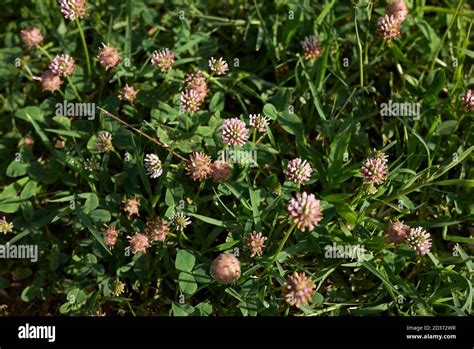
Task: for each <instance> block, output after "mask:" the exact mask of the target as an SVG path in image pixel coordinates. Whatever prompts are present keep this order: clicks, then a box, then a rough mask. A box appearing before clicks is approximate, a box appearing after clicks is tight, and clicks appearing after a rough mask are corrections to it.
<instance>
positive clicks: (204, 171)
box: [187, 152, 212, 181]
mask: <svg viewBox="0 0 474 349" xmlns="http://www.w3.org/2000/svg"><path fill="white" fill-rule="evenodd" d="M211 163H212V159H211V157H210V156H209V155H207V154H205V153H203V152H194V153H193V154H192V155H191V156H190V157H189V160H188V162H187V170H188V172H189V174H190V175H191V177H193V179H194V180H195V181H203V180H205V179H207V178H209V177H210V176H211V173H212V166H211Z"/></svg>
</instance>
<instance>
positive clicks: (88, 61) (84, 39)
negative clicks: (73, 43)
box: [76, 18, 92, 79]
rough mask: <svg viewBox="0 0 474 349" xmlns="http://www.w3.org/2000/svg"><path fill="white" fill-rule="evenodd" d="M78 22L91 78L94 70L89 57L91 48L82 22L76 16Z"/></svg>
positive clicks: (88, 73)
mask: <svg viewBox="0 0 474 349" xmlns="http://www.w3.org/2000/svg"><path fill="white" fill-rule="evenodd" d="M76 24H77V29H79V34H80V35H81V40H82V46H83V47H84V54H85V56H86V62H87V75H88V76H89V79H90V78H91V75H92V70H91V62H90V59H89V50H88V48H87V43H86V37H85V36H84V31H83V30H82V25H81V22H80V21H79V19H77V18H76Z"/></svg>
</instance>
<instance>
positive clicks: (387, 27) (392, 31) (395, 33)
mask: <svg viewBox="0 0 474 349" xmlns="http://www.w3.org/2000/svg"><path fill="white" fill-rule="evenodd" d="M377 31H378V33H379V35H380V36H381V37H382V38H383V39H384V40H386V41H391V40H393V39H396V38H397V37H399V36H400V20H399V19H398V17H397V16H396V15H395V16H394V15H385V16H383V17H380V18H379V19H378V20H377Z"/></svg>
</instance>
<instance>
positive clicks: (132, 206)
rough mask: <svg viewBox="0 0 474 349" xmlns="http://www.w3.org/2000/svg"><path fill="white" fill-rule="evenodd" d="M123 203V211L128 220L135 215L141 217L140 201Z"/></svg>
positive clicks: (137, 199) (132, 200) (130, 200)
mask: <svg viewBox="0 0 474 349" xmlns="http://www.w3.org/2000/svg"><path fill="white" fill-rule="evenodd" d="M122 203H123V210H124V211H125V213H126V214H127V217H128V219H130V218H131V217H132V216H133V215H136V216H138V217H139V216H140V199H139V198H136V197H135V198H133V199H128V200H124V201H122Z"/></svg>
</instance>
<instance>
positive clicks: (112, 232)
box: [104, 227, 119, 248]
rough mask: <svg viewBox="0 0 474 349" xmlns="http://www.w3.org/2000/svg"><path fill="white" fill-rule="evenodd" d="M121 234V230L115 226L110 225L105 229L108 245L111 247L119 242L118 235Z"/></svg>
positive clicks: (105, 239) (105, 240)
mask: <svg viewBox="0 0 474 349" xmlns="http://www.w3.org/2000/svg"><path fill="white" fill-rule="evenodd" d="M118 234H119V230H117V228H115V227H108V228H107V229H106V230H105V231H104V242H105V244H106V245H107V246H109V247H110V248H113V247H114V246H115V244H116V243H117V237H118Z"/></svg>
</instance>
